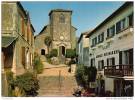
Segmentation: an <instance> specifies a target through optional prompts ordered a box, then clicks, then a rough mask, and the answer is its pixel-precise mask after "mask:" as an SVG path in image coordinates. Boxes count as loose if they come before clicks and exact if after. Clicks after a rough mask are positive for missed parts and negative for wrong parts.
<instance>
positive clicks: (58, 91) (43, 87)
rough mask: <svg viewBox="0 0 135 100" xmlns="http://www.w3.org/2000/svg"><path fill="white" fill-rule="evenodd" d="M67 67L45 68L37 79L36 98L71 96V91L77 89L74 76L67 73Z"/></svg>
mask: <svg viewBox="0 0 135 100" xmlns="http://www.w3.org/2000/svg"><path fill="white" fill-rule="evenodd" d="M68 69H69V67H65V66H63V67H62V66H60V67H52V68H45V69H44V71H43V73H42V74H39V75H38V78H39V84H40V89H39V91H38V92H39V94H38V96H58V97H61V96H73V95H72V93H73V89H74V88H76V87H77V83H76V80H75V77H74V74H71V73H69V72H68Z"/></svg>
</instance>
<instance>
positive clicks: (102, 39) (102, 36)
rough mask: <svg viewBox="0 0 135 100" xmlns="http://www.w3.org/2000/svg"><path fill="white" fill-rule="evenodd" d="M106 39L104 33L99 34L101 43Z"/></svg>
mask: <svg viewBox="0 0 135 100" xmlns="http://www.w3.org/2000/svg"><path fill="white" fill-rule="evenodd" d="M103 41H104V33H102V34H100V35H98V43H101V42H103Z"/></svg>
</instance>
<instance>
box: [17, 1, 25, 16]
mask: <svg viewBox="0 0 135 100" xmlns="http://www.w3.org/2000/svg"><path fill="white" fill-rule="evenodd" d="M17 5H18V6H19V7H20V9H21V10H22V12H23V13H24V15H25V16H26V17H27V14H26V11H25V10H24V8H23V6H22V4H21V3H20V2H19V1H17Z"/></svg>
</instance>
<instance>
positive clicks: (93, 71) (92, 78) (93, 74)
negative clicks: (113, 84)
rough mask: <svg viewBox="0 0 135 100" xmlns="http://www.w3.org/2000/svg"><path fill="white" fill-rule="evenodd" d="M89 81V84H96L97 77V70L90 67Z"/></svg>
mask: <svg viewBox="0 0 135 100" xmlns="http://www.w3.org/2000/svg"><path fill="white" fill-rule="evenodd" d="M87 73H88V81H89V82H95V80H96V75H97V69H96V67H88V72H87Z"/></svg>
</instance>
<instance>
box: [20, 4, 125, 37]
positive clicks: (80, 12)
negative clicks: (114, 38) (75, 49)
mask: <svg viewBox="0 0 135 100" xmlns="http://www.w3.org/2000/svg"><path fill="white" fill-rule="evenodd" d="M123 3H124V2H122V1H119V2H118V1H113V2H111V1H102V2H96V1H95V2H94V1H93V2H92V1H87V2H86V1H85V2H82V1H80V2H75V1H74V2H73V1H72V2H71V1H70V2H69V1H64V2H62V1H61V2H60V1H57V2H56V1H55V2H54V1H48V2H47V1H46V2H45V1H40V2H39V1H38V2H37V1H35V2H34V1H32V2H30V1H22V2H21V4H22V5H23V7H24V9H25V10H27V11H28V12H29V14H30V18H31V22H32V24H33V26H34V28H35V31H36V32H35V35H37V34H39V32H40V31H41V30H42V28H43V27H44V26H45V25H47V24H49V16H48V14H49V12H50V11H51V10H52V9H68V10H72V11H73V13H72V25H73V26H74V27H76V28H77V31H76V36H77V37H79V36H80V34H81V33H82V32H86V31H89V30H91V29H94V28H95V27H96V26H97V25H99V24H100V23H101V22H102V21H104V20H105V19H106V18H107V17H108V16H109V15H110V14H112V13H113V12H114V11H115V10H117V9H118V8H119V7H120V6H121V5H122V4H123Z"/></svg>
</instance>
